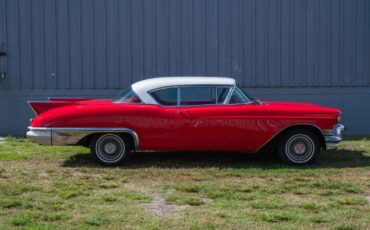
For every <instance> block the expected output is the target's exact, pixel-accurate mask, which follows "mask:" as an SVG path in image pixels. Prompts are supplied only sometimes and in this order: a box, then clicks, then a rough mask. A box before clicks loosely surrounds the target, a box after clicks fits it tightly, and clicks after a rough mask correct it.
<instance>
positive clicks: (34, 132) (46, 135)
mask: <svg viewBox="0 0 370 230" xmlns="http://www.w3.org/2000/svg"><path fill="white" fill-rule="evenodd" d="M28 128H29V130H30V131H28V132H27V137H28V138H29V139H31V140H33V141H35V142H37V143H40V144H46V145H75V144H77V143H78V142H79V141H80V140H82V139H83V138H84V137H86V136H88V135H90V134H94V133H127V134H130V135H131V136H132V137H133V139H134V145H135V146H134V148H135V150H136V151H138V150H139V146H140V143H139V136H138V135H137V133H136V132H135V131H133V130H131V129H128V128H68V127H66V128H43V127H28ZM48 139H49V140H50V141H48Z"/></svg>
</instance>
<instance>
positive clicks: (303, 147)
mask: <svg viewBox="0 0 370 230" xmlns="http://www.w3.org/2000/svg"><path fill="white" fill-rule="evenodd" d="M293 149H294V152H295V153H297V154H303V153H304V152H306V145H305V144H303V143H297V144H295V145H294V147H293Z"/></svg>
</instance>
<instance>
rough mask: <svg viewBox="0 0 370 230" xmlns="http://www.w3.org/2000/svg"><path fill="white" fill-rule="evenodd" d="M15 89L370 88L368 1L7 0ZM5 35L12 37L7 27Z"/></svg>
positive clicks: (11, 80)
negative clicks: (195, 81) (149, 82)
mask: <svg viewBox="0 0 370 230" xmlns="http://www.w3.org/2000/svg"><path fill="white" fill-rule="evenodd" d="M0 5H1V7H2V9H1V12H2V13H3V14H2V16H1V20H2V21H1V24H2V25H3V26H4V27H5V28H3V29H2V30H1V31H2V34H1V36H0V38H1V40H2V42H4V43H5V46H6V50H7V52H8V57H7V72H8V78H7V81H8V84H1V85H2V86H3V88H4V87H8V88H12V89H95V88H103V89H110V88H121V87H125V86H127V85H129V84H130V83H131V82H135V81H138V80H141V79H143V78H147V77H152V76H168V75H219V76H231V77H234V78H236V79H237V80H238V82H239V83H240V84H243V85H244V86H248V87H251V86H253V87H254V86H268V87H270V86H272V87H277V86H294V87H297V86H330V87H333V86H364V85H366V86H368V85H370V74H369V65H370V58H369V53H370V47H369V41H370V35H369V34H370V32H369V28H370V23H369V11H370V3H369V1H368V0H32V1H31V0H0ZM4 32H5V34H4Z"/></svg>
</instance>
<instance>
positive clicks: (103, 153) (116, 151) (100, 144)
mask: <svg viewBox="0 0 370 230" xmlns="http://www.w3.org/2000/svg"><path fill="white" fill-rule="evenodd" d="M90 150H91V153H92V155H93V156H94V158H95V160H96V161H97V162H98V163H100V164H103V165H107V166H116V165H119V164H121V163H122V162H123V161H125V160H127V159H128V158H129V157H130V155H131V153H132V148H131V145H130V141H129V139H128V138H126V137H125V136H120V135H118V134H100V135H95V136H94V137H93V138H92V140H91V144H90Z"/></svg>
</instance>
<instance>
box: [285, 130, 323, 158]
mask: <svg viewBox="0 0 370 230" xmlns="http://www.w3.org/2000/svg"><path fill="white" fill-rule="evenodd" d="M320 149H321V145H320V140H319V138H318V137H317V136H316V134H315V133H313V132H311V131H310V130H306V129H295V130H291V131H288V132H287V133H285V134H284V135H283V136H282V138H281V139H280V142H279V144H278V153H279V156H280V158H281V159H282V160H283V161H284V162H286V163H289V164H292V165H307V164H311V163H313V162H314V161H315V160H316V159H317V157H318V155H319V153H320Z"/></svg>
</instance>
